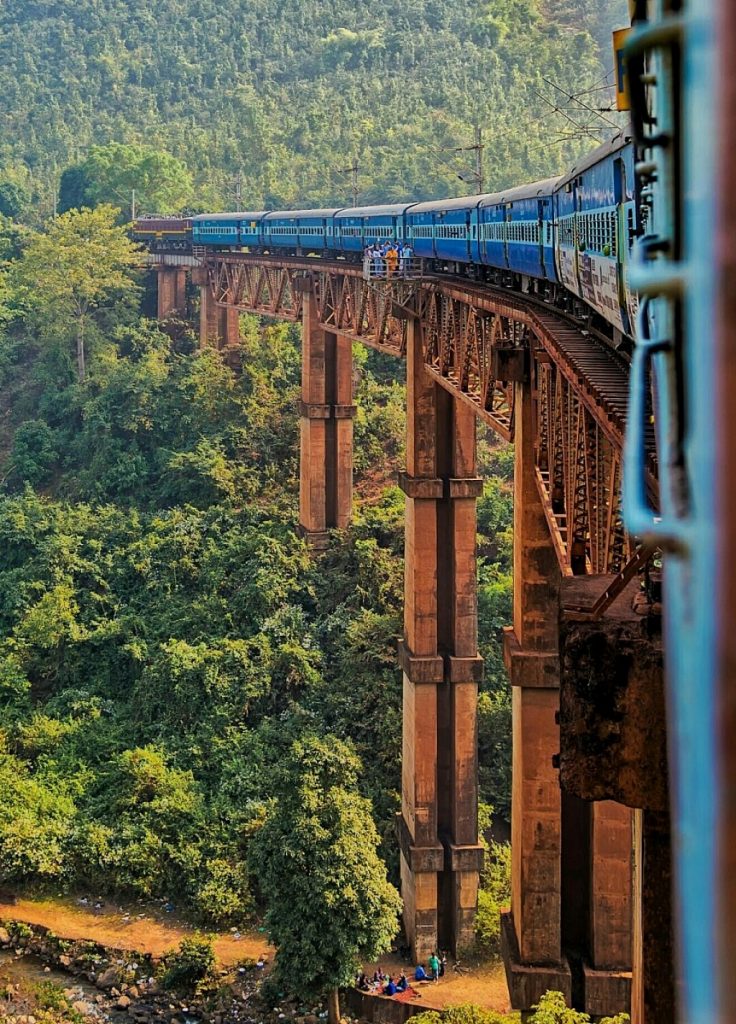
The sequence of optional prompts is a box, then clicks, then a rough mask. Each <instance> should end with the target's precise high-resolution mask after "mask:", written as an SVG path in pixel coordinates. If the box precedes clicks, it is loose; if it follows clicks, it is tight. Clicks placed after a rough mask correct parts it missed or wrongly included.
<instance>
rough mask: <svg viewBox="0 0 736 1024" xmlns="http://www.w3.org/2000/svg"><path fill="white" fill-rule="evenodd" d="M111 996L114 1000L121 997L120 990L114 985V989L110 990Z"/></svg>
mask: <svg viewBox="0 0 736 1024" xmlns="http://www.w3.org/2000/svg"><path fill="white" fill-rule="evenodd" d="M110 995H111V996H112V997H113V999H117V998H119V996H120V989H118V988H115V986H114V985H113V987H112V988H111V989H110Z"/></svg>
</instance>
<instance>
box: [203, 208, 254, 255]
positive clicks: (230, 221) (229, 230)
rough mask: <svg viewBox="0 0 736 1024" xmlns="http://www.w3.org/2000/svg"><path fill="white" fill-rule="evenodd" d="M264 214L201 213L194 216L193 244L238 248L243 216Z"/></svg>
mask: <svg viewBox="0 0 736 1024" xmlns="http://www.w3.org/2000/svg"><path fill="white" fill-rule="evenodd" d="M253 216H263V215H262V214H258V215H256V214H250V213H201V214H199V215H198V216H196V217H192V244H193V245H216V246H218V247H220V248H222V247H223V246H226V247H229V248H232V249H236V248H238V247H239V245H240V244H241V243H240V224H241V221H242V220H243V218H246V217H253Z"/></svg>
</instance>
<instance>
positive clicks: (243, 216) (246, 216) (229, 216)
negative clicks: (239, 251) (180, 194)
mask: <svg viewBox="0 0 736 1024" xmlns="http://www.w3.org/2000/svg"><path fill="white" fill-rule="evenodd" d="M267 213H268V210H240V211H238V212H236V213H198V214H197V216H196V217H192V218H191V220H192V221H194V222H198V221H199V222H201V221H204V220H206V221H213V220H214V221H226V220H260V219H261V218H262V217H264V216H265V215H266V214H267Z"/></svg>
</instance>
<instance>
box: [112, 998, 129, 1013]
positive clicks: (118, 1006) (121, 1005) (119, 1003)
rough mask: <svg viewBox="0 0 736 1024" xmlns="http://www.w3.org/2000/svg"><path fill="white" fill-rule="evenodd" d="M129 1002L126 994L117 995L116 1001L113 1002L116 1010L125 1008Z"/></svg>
mask: <svg viewBox="0 0 736 1024" xmlns="http://www.w3.org/2000/svg"><path fill="white" fill-rule="evenodd" d="M130 1003H131V1000H130V998H129V997H128V996H118V1001H117V1002H116V1003H115V1007H116V1009H118V1010H127V1009H128V1007H129V1006H130Z"/></svg>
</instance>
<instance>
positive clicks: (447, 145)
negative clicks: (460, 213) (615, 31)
mask: <svg viewBox="0 0 736 1024" xmlns="http://www.w3.org/2000/svg"><path fill="white" fill-rule="evenodd" d="M626 17H627V7H626V3H625V0H603V2H602V0H565V2H560V0H482V2H478V0H377V2H374V3H372V4H370V5H360V4H354V3H351V2H350V0H334V2H332V3H330V4H325V3H319V2H318V0H252V2H250V3H247V4H243V3H241V2H240V0H218V2H216V3H215V2H214V0H184V2H182V0H160V2H158V3H156V4H155V5H153V6H152V5H151V4H150V3H148V2H146V0H74V2H73V3H70V2H65V0H54V2H44V3H40V2H29V0H5V2H4V3H3V4H2V6H0V93H1V94H2V96H3V115H4V121H3V134H2V140H0V213H5V214H6V215H7V214H10V215H17V214H18V213H19V212H21V211H25V212H26V213H27V214H28V215H29V216H32V215H33V214H34V212H35V211H36V210H39V209H40V210H42V211H45V212H46V213H47V214H48V213H50V211H51V208H52V205H53V196H54V194H56V192H57V189H58V184H59V177H60V174H61V172H62V171H63V170H64V169H65V168H69V167H73V168H75V171H74V173H72V174H71V176H67V177H66V179H65V181H64V183H63V184H64V189H63V191H64V202H65V206H67V205H72V206H73V205H78V203H77V202H74V201H73V199H72V201H71V202H70V199H69V197H70V196H73V195H74V190H75V188H77V189H78V190H79V189H81V190H82V192H81V194H84V190H85V188H87V187H88V186H90V182H89V172H90V170H93V168H90V160H89V158H88V153H89V149H90V147H93V146H104V145H106V144H108V143H111V142H112V143H117V144H123V143H124V144H128V145H129V146H140V145H145V146H148V147H151V148H153V149H154V150H163V151H165V152H167V153H170V154H172V155H173V156H174V157H175V158H177V159H178V160H180V161H183V162H184V164H186V166H187V167H188V169H189V171H190V172H191V174H192V175H193V177H194V184H195V188H194V191H193V192H192V191H191V189H188V188H187V187H186V185H187V183H188V179H187V178H186V175H185V176H184V178H183V179H182V180H180V181H179V182H178V185H183V186H185V187H177V188H174V189H173V190H172V189H159V190H158V192H156V191H155V190H154V192H153V193H152V192H151V190H150V188H149V184H150V181H151V178H150V175H148V174H147V173H143V174H142V177H141V179H140V180H139V181H136V180H135V179H131V177H130V175H129V174H128V173H127V170H129V167H130V160H129V158H131V153H130V151H128V153H127V154H126V155H125V159H121V154H120V153H117V154H116V156H115V159H114V161H113V163H114V164H116V166H115V167H113V168H112V170H113V172H114V173H112V174H111V173H110V167H109V165H110V161H109V159H102V160H100V159H97V158H95V157H93V159H92V161H91V162H92V163H95V162H96V163H97V165H98V170H101V171H102V173H103V177H104V180H105V183H106V187H105V188H104V189H102V193H103V195H104V198H105V199H106V200H107V201H113V202H115V203H116V205H124V206H126V207H127V206H128V204H129V201H130V198H131V197H130V191H129V190H132V189H133V188H137V189H138V190H139V191H140V194H141V201H142V202H143V204H144V206H143V208H144V209H145V208H146V205H147V204H148V203H155V204H156V205H157V206H159V207H161V208H164V209H175V208H176V207H177V206H179V205H180V204H181V203H183V202H187V201H189V202H190V203H191V204H192V205H193V206H195V207H197V208H200V209H203V208H204V209H206V208H208V207H209V208H212V207H213V206H218V207H219V206H224V207H225V208H227V207H229V208H232V206H233V204H234V203H235V202H236V191H235V187H234V180H235V178H236V176H239V179H240V184H239V188H238V191H237V195H239V196H241V197H242V203H243V208H245V209H248V208H251V209H252V208H254V207H255V208H261V207H262V205H263V204H265V205H267V206H271V207H274V206H275V207H278V206H281V207H282V208H284V207H289V206H290V205H293V204H298V205H301V204H307V205H315V204H320V203H322V202H323V201H324V202H333V201H335V202H338V203H340V204H342V203H344V202H345V200H346V198H347V197H348V195H349V194H350V184H351V182H350V175H349V174H346V173H345V168H346V167H348V166H349V165H350V164H351V163H352V161H353V159H357V160H358V162H359V165H360V173H359V189H360V197H361V199H362V200H364V201H375V200H379V199H384V200H385V199H391V198H418V197H430V196H436V195H453V194H462V192H463V191H465V192H467V191H472V175H471V173H470V172H471V170H472V166H473V155H472V154H470V153H454V152H453V150H455V149H456V148H457V147H464V146H468V145H470V144H471V143H472V141H473V127H474V125H476V124H478V125H480V126H481V127H482V128H483V129H484V132H485V143H486V150H485V178H486V185H487V186H489V187H502V186H505V185H508V184H511V183H518V182H520V181H523V180H529V179H530V178H532V179H533V178H534V177H535V176H539V177H542V176H545V175H547V174H550V173H554V172H558V171H559V170H560V169H561V168H562V167H563V166H568V165H569V163H570V161H571V159H572V157H573V154H577V153H578V152H580V151H581V150H583V149H589V148H591V146H592V145H594V140H595V139H597V138H601V137H602V135H605V133H606V132H610V123H611V120H612V119H611V116H610V115H606V114H604V115H600V114H599V113H598V112H597V110H596V108H597V107H599V106H601V107H606V106H607V102H608V99H609V93H607V92H605V91H598V90H600V87H601V86H602V85H603V84H605V75H606V73H607V72H609V71H610V69H611V68H612V66H613V59H612V54H611V44H610V30H611V28H613V27H614V26H620V25H622V24H625V23H626ZM610 80H611V79H610V76H609V79H608V81H609V82H610ZM582 90H586V92H585V95H584V96H581V102H577V101H575V102H571V101H570V100H569V99H568V98H567V97H568V95H569V94H574V95H575V96H577V95H578V94H580V93H581V91H582ZM601 101H603V102H601ZM581 104H585V106H583V105H581ZM590 108H593V109H592V110H591V109H590ZM613 120H614V121H615V118H614V119H613ZM98 156H99V154H98ZM149 156H150V154H149ZM141 159H142V161H143V162H144V163H145V157H141ZM100 165H103V166H100ZM117 165H119V166H117ZM149 169H150V167H149ZM144 170H145V168H144ZM171 170H172V168H171V167H170V166H169V167H167V168H164V171H165V173H166V174H168V173H169V172H170V171H171ZM459 175H462V176H463V177H464V178H465V181H462V180H460V179H459V177H458V176H459ZM175 178H176V175H175ZM90 188H91V191H92V192H93V193H94V192H95V191H96V190H97V186H96V184H95V183H94V182H92V184H91V186H90ZM110 189H112V192H111V191H110ZM77 194H79V192H78V193H77ZM251 204H253V205H251ZM149 210H150V207H149Z"/></svg>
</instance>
